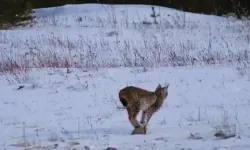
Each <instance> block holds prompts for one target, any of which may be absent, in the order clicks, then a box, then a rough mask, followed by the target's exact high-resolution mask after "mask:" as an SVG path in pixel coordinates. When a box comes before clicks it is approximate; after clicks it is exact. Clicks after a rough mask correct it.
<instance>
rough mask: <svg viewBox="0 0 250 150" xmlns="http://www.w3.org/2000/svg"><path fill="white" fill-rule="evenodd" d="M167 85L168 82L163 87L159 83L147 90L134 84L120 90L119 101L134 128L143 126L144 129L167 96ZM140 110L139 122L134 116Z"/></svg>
mask: <svg viewBox="0 0 250 150" xmlns="http://www.w3.org/2000/svg"><path fill="white" fill-rule="evenodd" d="M168 87H169V84H168V85H167V86H165V87H162V86H161V85H160V84H159V85H158V86H157V88H156V89H155V91H147V90H145V89H141V88H139V87H134V86H128V87H125V88H123V89H121V90H120V92H119V99H120V102H121V103H122V105H123V106H124V107H125V108H126V109H127V112H128V119H129V121H130V123H131V124H132V125H133V127H134V128H135V129H136V128H144V129H145V130H146V126H147V124H148V122H149V120H150V119H151V117H152V115H153V114H154V113H155V112H157V111H158V110H159V109H160V108H161V106H162V104H163V102H164V100H165V99H166V98H167V96H168ZM140 111H142V116H141V120H140V123H139V122H138V121H137V119H136V117H137V115H138V113H139V112H140ZM145 132H146V131H145ZM132 134H133V133H132Z"/></svg>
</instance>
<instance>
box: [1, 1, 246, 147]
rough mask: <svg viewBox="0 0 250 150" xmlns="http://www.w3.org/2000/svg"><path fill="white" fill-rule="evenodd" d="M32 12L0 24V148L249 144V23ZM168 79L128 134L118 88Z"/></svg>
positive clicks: (145, 11)
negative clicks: (151, 109)
mask: <svg viewBox="0 0 250 150" xmlns="http://www.w3.org/2000/svg"><path fill="white" fill-rule="evenodd" d="M152 14H153V15H152ZM33 15H34V16H36V18H35V21H34V22H33V23H32V24H31V25H29V26H26V27H18V28H15V29H12V30H1V31H0V48H1V51H0V85H1V86H0V95H1V99H0V129H1V134H0V149H4V150H20V149H22V150H23V149H30V150H41V149H46V150H50V149H58V150H84V149H86V150H87V149H90V150H105V149H106V148H107V147H115V148H117V149H119V150H153V149H156V150H249V149H250V143H249V141H250V65H249V61H250V54H249V51H250V21H247V20H237V19H235V18H233V17H217V16H213V15H199V14H193V13H184V12H181V11H177V10H174V9H169V8H163V7H155V14H154V13H153V11H152V9H151V7H150V6H144V5H137V6H133V5H125V6H121V5H115V6H111V5H96V4H91V5H90V4H85V5H66V6H62V7H57V8H44V9H37V10H35V12H34V14H33ZM154 15H155V16H156V17H152V16H154ZM167 82H169V83H170V87H169V96H168V97H167V99H166V101H165V103H164V105H163V107H162V108H161V109H160V111H158V112H157V113H156V114H155V115H154V116H153V117H152V119H151V121H150V122H149V127H148V134H147V135H130V134H131V132H132V130H133V128H132V126H131V124H130V123H129V121H128V118H127V112H126V110H124V109H121V104H120V102H119V100H118V92H119V90H120V89H121V88H123V87H125V86H127V85H134V86H138V87H141V88H145V89H147V90H154V89H155V88H156V87H157V85H158V83H160V84H165V83H167ZM138 119H139V117H138ZM215 135H220V137H218V136H215Z"/></svg>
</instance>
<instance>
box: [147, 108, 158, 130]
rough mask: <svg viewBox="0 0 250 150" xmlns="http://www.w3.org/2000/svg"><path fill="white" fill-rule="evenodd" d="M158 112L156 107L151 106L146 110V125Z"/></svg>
mask: <svg viewBox="0 0 250 150" xmlns="http://www.w3.org/2000/svg"><path fill="white" fill-rule="evenodd" d="M155 112H156V109H155V108H154V107H149V109H148V110H146V113H145V118H144V120H145V123H144V126H147V124H148V122H149V120H150V119H151V117H152V116H153V114H154V113H155Z"/></svg>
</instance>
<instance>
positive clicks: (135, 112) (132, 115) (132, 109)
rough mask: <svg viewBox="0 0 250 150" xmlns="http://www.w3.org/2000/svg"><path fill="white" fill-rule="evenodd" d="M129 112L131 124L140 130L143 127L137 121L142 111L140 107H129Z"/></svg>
mask: <svg viewBox="0 0 250 150" xmlns="http://www.w3.org/2000/svg"><path fill="white" fill-rule="evenodd" d="M127 111H128V119H129V121H130V123H131V124H132V125H133V127H134V128H140V127H141V125H140V123H139V122H138V121H137V119H136V118H137V115H138V114H139V112H140V109H139V108H138V107H128V108H127Z"/></svg>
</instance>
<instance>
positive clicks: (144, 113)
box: [140, 111, 147, 125]
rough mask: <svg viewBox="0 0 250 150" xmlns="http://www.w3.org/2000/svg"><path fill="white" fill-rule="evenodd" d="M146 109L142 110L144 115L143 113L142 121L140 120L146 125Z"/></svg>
mask: <svg viewBox="0 0 250 150" xmlns="http://www.w3.org/2000/svg"><path fill="white" fill-rule="evenodd" d="M146 115H147V114H146V111H142V115H141V121H140V123H141V124H142V125H144V124H145V122H146Z"/></svg>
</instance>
